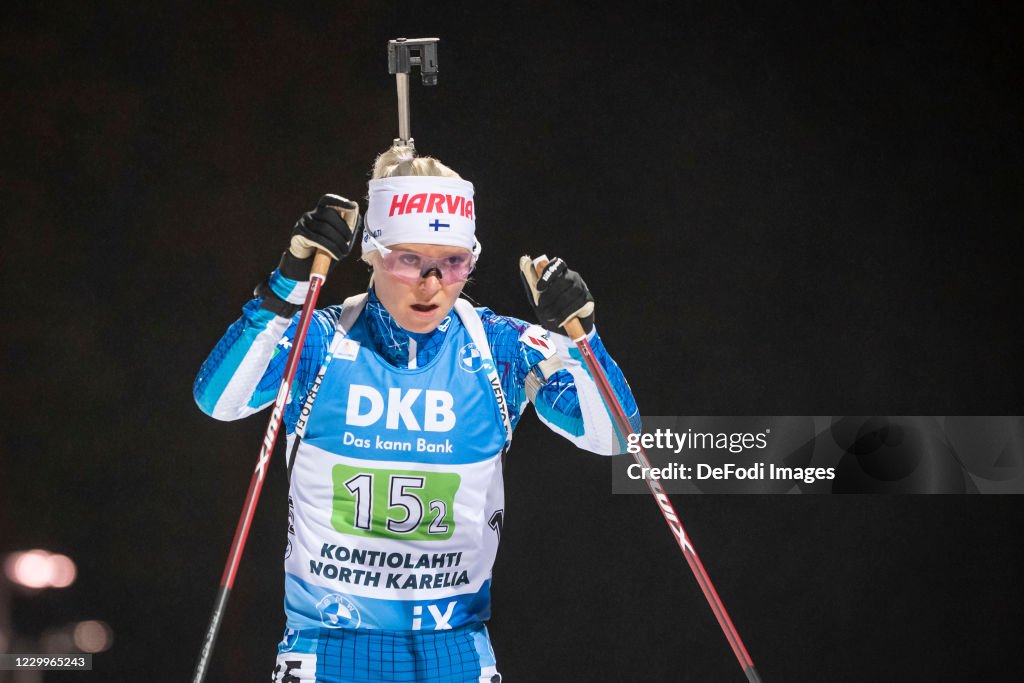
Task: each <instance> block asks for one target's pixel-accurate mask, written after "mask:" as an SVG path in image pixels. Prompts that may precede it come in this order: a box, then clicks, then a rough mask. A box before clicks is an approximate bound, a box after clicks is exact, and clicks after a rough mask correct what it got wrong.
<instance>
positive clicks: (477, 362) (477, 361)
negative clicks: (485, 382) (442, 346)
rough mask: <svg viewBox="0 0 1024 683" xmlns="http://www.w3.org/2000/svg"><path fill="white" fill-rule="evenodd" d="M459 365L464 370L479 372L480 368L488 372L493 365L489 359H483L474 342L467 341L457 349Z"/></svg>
mask: <svg viewBox="0 0 1024 683" xmlns="http://www.w3.org/2000/svg"><path fill="white" fill-rule="evenodd" d="M459 367H460V368H462V369H463V370H465V371H466V372H479V371H481V370H483V371H485V372H490V371H491V370H492V369H493V368H494V365H492V364H491V361H489V360H485V359H484V357H483V354H481V353H480V349H478V348H477V347H476V344H474V343H473V342H469V343H468V344H466V345H465V346H463V347H462V348H461V349H459Z"/></svg>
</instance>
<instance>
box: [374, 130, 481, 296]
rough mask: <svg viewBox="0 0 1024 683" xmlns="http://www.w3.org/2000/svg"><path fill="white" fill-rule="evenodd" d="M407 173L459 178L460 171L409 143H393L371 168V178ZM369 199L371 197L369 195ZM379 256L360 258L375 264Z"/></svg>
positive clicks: (460, 177) (391, 176)
mask: <svg viewBox="0 0 1024 683" xmlns="http://www.w3.org/2000/svg"><path fill="white" fill-rule="evenodd" d="M406 175H432V176H441V177H442V178H459V179H460V180H461V179H462V176H460V175H459V174H458V173H456V172H455V171H453V170H452V169H450V168H448V167H447V166H445V165H444V164H443V163H441V162H440V161H438V160H437V159H435V158H434V157H418V156H416V150H415V149H413V148H412V147H409V146H407V145H392V146H391V147H390V148H388V150H387V151H386V152H383V153H381V154H379V155H378V156H377V158H376V159H375V160H374V162H373V168H372V169H371V170H370V176H371V178H370V179H371V180H377V179H378V178H393V177H395V176H406ZM367 199H369V197H367ZM376 257H377V251H376V250H373V251H369V252H365V251H364V252H363V255H362V256H360V257H359V258H360V259H362V260H363V261H365V262H366V263H369V264H370V265H371V266H372V265H373V260H374V259H375V258H376ZM370 284H373V277H372V276H371V277H370Z"/></svg>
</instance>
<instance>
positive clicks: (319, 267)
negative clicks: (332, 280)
mask: <svg viewBox="0 0 1024 683" xmlns="http://www.w3.org/2000/svg"><path fill="white" fill-rule="evenodd" d="M330 269H331V255H330V254H328V253H327V252H326V251H323V250H322V249H317V250H316V256H314V257H313V268H312V269H311V270H310V271H309V276H310V277H311V278H314V277H318V278H320V279H321V280H326V279H327V271H329V270H330Z"/></svg>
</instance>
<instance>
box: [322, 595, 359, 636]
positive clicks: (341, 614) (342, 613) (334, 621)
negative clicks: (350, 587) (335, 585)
mask: <svg viewBox="0 0 1024 683" xmlns="http://www.w3.org/2000/svg"><path fill="white" fill-rule="evenodd" d="M316 608H317V609H318V610H320V621H322V622H323V624H324V626H326V627H327V628H343V627H348V628H359V624H361V623H362V621H363V620H362V617H360V616H359V608H358V607H356V605H355V603H354V602H352V601H351V600H349V599H348V598H346V597H345V596H344V595H339V594H337V593H331V594H330V595H325V596H324V597H323V598H321V599H320V602H318V603H316Z"/></svg>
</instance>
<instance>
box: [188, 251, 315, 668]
mask: <svg viewBox="0 0 1024 683" xmlns="http://www.w3.org/2000/svg"><path fill="white" fill-rule="evenodd" d="M330 266H331V257H330V255H329V254H328V253H327V252H325V251H320V250H317V252H316V256H315V257H313V268H312V270H311V271H310V274H309V291H308V292H307V293H306V301H305V303H303V305H302V314H301V315H300V316H299V324H298V328H297V329H296V331H295V339H294V340H293V341H292V348H291V351H290V352H289V353H288V362H287V364H286V365H285V370H284V377H283V378H282V379H281V387H280V388H279V389H278V390H277V398H276V399H275V400H274V409H273V410H271V411H270V421H269V423H268V424H267V431H266V432H265V433H264V435H263V444H262V446H261V447H260V457H259V460H258V461H257V462H256V469H255V470H254V471H253V473H252V478H251V479H250V480H249V492H248V493H247V494H246V496H245V505H244V506H243V507H242V516H241V517H239V519H238V526H237V527H236V528H235V538H234V540H233V541H232V542H231V550H230V551H229V552H228V560H227V563H226V564H225V565H224V573H223V574H222V575H221V577H220V588H218V589H217V597H216V599H215V600H214V604H213V612H212V613H211V614H210V625H209V626H208V627H207V629H206V635H205V636H204V637H203V647H202V649H200V651H199V661H198V662H197V663H196V669H195V673H194V674H193V675H192V683H202V681H203V679H204V678H205V677H206V670H207V668H208V667H209V664H210V655H211V654H212V653H213V645H214V643H215V642H216V640H217V633H218V632H219V631H220V625H221V621H223V619H224V610H225V608H226V607H227V603H228V597H229V596H230V594H231V587H232V586H234V584H235V575H236V574H237V573H238V564H239V562H241V560H242V550H243V549H244V548H245V540H246V538H248V537H249V527H250V525H252V518H253V515H254V514H255V513H256V502H257V501H258V500H259V498H260V491H261V490H262V489H263V478H264V477H265V476H266V472H267V464H268V463H269V462H270V456H271V454H273V452H274V443H275V442H276V441H277V433H278V431H279V430H280V428H281V420H282V418H283V417H284V406H285V403H286V402H287V401H288V394H289V392H290V391H291V387H292V380H294V379H295V370H296V368H298V365H299V355H300V354H301V353H302V345H303V344H304V343H305V341H306V331H307V330H308V329H309V321H310V319H311V318H312V317H313V309H314V308H315V307H316V300H317V297H318V296H320V287H321V286H322V285H323V283H324V281H325V280H326V279H327V271H328V269H329V268H330Z"/></svg>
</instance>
